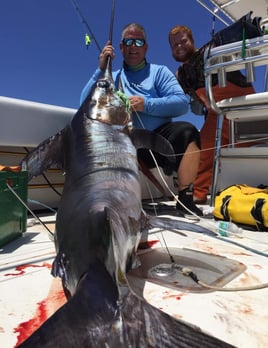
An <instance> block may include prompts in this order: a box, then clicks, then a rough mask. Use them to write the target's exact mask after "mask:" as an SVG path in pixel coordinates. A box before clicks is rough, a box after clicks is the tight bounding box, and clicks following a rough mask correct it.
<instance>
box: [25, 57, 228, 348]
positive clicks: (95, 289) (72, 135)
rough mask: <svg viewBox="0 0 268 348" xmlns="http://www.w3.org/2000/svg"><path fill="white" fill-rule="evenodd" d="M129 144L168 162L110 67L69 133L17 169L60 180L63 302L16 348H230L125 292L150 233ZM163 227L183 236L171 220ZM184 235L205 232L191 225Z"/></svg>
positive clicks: (58, 244) (56, 269)
mask: <svg viewBox="0 0 268 348" xmlns="http://www.w3.org/2000/svg"><path fill="white" fill-rule="evenodd" d="M137 138H139V139H137ZM134 144H138V145H137V146H141V147H145V148H151V149H152V150H154V151H157V149H161V150H162V152H164V153H166V154H171V153H172V151H171V150H170V145H169V144H168V143H167V142H166V141H165V140H163V139H162V137H159V136H156V135H155V134H153V133H150V132H148V131H146V132H144V133H142V132H137V133H135V130H133V129H132V125H131V113H130V111H129V110H128V108H127V105H126V103H125V101H124V100H123V99H122V97H120V96H118V93H117V91H116V90H115V86H114V81H113V79H112V76H111V70H110V64H108V67H107V69H106V72H105V74H104V76H103V77H102V78H100V79H99V80H98V81H97V82H96V84H95V86H94V87H93V88H92V91H91V92H90V94H89V96H88V97H87V98H86V100H85V102H84V103H83V104H82V105H81V107H80V108H79V110H78V111H77V113H76V114H75V115H74V117H73V119H72V120H71V122H70V124H68V125H67V126H66V127H65V128H64V129H63V130H62V131H60V132H59V133H58V134H56V135H54V136H51V137H50V138H49V139H47V140H45V141H44V142H43V143H41V144H40V145H39V146H38V147H37V148H36V149H34V150H33V151H32V152H31V153H29V154H28V155H27V156H26V157H25V159H24V160H23V163H22V164H23V166H24V167H25V168H27V170H28V173H29V180H30V179H31V178H32V177H33V176H37V175H39V174H40V173H42V171H44V170H45V169H47V168H49V167H50V166H51V165H52V164H53V165H55V164H58V165H59V166H61V167H62V168H63V169H64V171H65V184H64V190H63V194H62V198H61V202H60V205H59V209H58V213H57V218H56V231H55V238H54V239H55V249H56V257H55V260H54V262H53V266H52V275H53V276H55V277H60V278H61V280H62V286H63V289H64V292H65V295H66V297H67V302H66V304H65V305H63V306H62V307H61V308H60V309H59V310H58V311H56V312H55V313H54V314H53V315H52V316H51V317H50V318H49V319H48V320H47V321H45V322H44V323H43V324H42V325H41V326H40V328H39V329H37V330H36V331H35V332H34V333H33V334H32V335H31V336H30V337H29V338H27V339H26V340H25V341H24V342H23V343H22V344H21V345H20V348H39V347H43V348H50V347H51V348H52V347H53V348H55V347H57V348H73V347H74V348H78V347H81V348H90V347H101V348H102V347H103V348H104V347H105V348H107V347H110V348H120V347H122V348H126V347H131V348H132V347H137V348H139V347H155V348H169V347H170V348H174V347H191V348H194V347H207V348H208V347H231V346H230V345H229V344H227V343H225V342H222V341H220V340H218V339H217V338H215V337H212V336H210V335H208V334H206V333H204V332H202V331H201V330H200V329H199V328H197V327H195V326H192V325H189V324H187V323H185V322H183V321H180V320H176V319H175V318H173V317H171V316H169V315H167V314H166V313H163V312H162V311H161V310H159V309H157V308H155V307H153V306H151V305H150V304H149V303H147V302H146V301H145V300H144V299H143V298H140V297H138V296H137V295H136V294H135V293H133V291H132V290H131V288H130V287H129V286H128V282H127V278H126V273H127V272H128V270H130V269H131V268H132V266H133V264H134V263H135V259H136V250H137V247H138V244H139V241H140V238H141V234H142V232H143V231H145V230H146V229H147V228H149V227H150V226H152V227H153V226H156V225H157V218H154V219H152V220H151V218H150V216H146V214H145V212H144V211H143V209H142V204H141V185H140V177H139V170H138V163H137V156H136V147H135V146H134ZM152 147H153V148H152ZM163 149H164V150H163ZM168 149H169V150H168ZM160 220H161V219H160V218H159V221H160ZM161 224H162V225H163V224H164V226H167V227H170V228H176V229H180V228H181V225H180V221H175V220H173V221H172V220H171V219H170V222H169V221H168V219H166V220H163V219H162V220H161V222H160V225H161ZM162 225H161V226H162ZM185 228H188V229H190V230H193V231H197V232H200V230H199V229H201V230H202V228H201V227H199V229H198V226H195V225H193V224H191V223H189V224H185V223H184V225H183V229H185ZM202 231H203V232H204V231H205V229H203V230H202ZM205 232H206V231H205Z"/></svg>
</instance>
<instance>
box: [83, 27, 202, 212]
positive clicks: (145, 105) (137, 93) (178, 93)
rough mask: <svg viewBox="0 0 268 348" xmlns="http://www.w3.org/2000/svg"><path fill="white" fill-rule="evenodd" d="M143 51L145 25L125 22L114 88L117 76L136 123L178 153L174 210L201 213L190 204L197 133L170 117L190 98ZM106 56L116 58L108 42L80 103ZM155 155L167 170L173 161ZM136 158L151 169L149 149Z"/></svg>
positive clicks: (184, 109)
mask: <svg viewBox="0 0 268 348" xmlns="http://www.w3.org/2000/svg"><path fill="white" fill-rule="evenodd" d="M147 49H148V43H147V42H146V33H145V30H144V28H143V27H142V26H141V25H140V24H137V23H131V24H128V25H127V26H125V28H124V29H123V31H122V40H121V42H120V51H121V53H122V55H123V58H124V62H123V67H122V68H121V69H119V70H117V71H115V72H113V78H114V81H115V84H116V86H117V87H118V84H119V80H121V82H120V83H122V87H123V91H124V93H125V94H126V95H127V96H129V101H130V106H131V110H132V114H133V123H134V127H136V128H145V129H148V130H152V131H155V132H157V133H159V134H161V135H162V136H164V137H165V138H167V139H168V140H169V142H170V143H171V144H172V146H173V148H174V152H175V153H176V155H177V156H176V164H175V165H173V168H172V169H173V170H174V171H175V172H176V173H177V176H178V190H179V192H178V198H179V201H180V202H178V203H177V205H176V208H177V210H179V211H180V212H182V213H188V214H189V213H190V211H191V212H193V213H194V214H196V215H199V216H201V215H202V211H201V210H200V209H199V208H198V207H197V206H196V205H195V204H194V202H193V190H192V183H193V181H194V179H195V177H196V175H197V170H198V166H199V157H200V138H199V132H198V130H197V129H196V128H195V127H194V126H193V125H192V124H191V123H189V122H182V121H181V122H172V118H173V117H177V116H180V115H183V114H185V113H186V112H187V110H188V100H187V98H186V95H185V93H184V92H183V90H182V88H181V86H180V85H179V84H178V81H177V80H176V77H175V76H174V74H173V73H172V72H171V71H170V70H169V69H168V68H167V67H166V66H164V65H156V64H151V63H148V62H147V61H146V58H145V56H146V52H147ZM108 56H111V57H112V58H114V48H113V46H112V45H111V43H110V42H109V41H108V42H107V44H106V45H105V47H104V48H103V50H102V52H101V54H100V57H99V67H98V68H97V70H96V71H95V73H94V74H93V76H92V77H91V78H90V80H89V81H88V83H87V84H86V86H85V87H84V89H83V91H82V93H81V100H80V101H81V104H82V102H83V101H84V100H85V98H86V97H87V95H88V94H89V93H90V90H91V88H92V87H93V85H94V84H95V82H96V81H97V80H98V79H99V78H100V77H101V76H102V74H103V72H104V70H105V67H106V63H107V57H108ZM155 156H156V159H157V162H158V164H159V166H160V167H162V168H164V170H166V172H167V171H168V169H169V168H170V165H171V164H170V163H169V161H168V160H167V159H166V158H165V157H164V156H161V155H160V154H155ZM138 157H139V159H141V160H142V161H143V162H144V163H146V165H147V166H148V167H149V168H152V167H155V163H154V161H153V159H152V157H151V155H150V153H149V151H148V150H145V149H142V150H138Z"/></svg>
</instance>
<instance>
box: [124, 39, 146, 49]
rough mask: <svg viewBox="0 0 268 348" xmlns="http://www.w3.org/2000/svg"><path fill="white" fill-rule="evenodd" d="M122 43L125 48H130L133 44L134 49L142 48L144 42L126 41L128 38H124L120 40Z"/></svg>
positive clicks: (140, 40) (142, 40) (141, 40)
mask: <svg viewBox="0 0 268 348" xmlns="http://www.w3.org/2000/svg"><path fill="white" fill-rule="evenodd" d="M122 43H123V45H125V46H132V45H133V43H134V44H135V46H136V47H143V46H144V45H145V40H144V39H128V38H125V39H123V40H122Z"/></svg>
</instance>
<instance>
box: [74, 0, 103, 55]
mask: <svg viewBox="0 0 268 348" xmlns="http://www.w3.org/2000/svg"><path fill="white" fill-rule="evenodd" d="M71 3H72V4H73V6H74V8H75V10H76V12H77V14H78V17H79V18H80V19H81V20H82V24H84V25H85V27H86V29H87V31H88V32H89V34H90V36H91V37H92V39H93V40H94V42H95V44H96V46H97V48H98V50H99V51H100V52H101V47H100V45H99V44H98V41H97V39H96V38H95V35H94V34H93V32H92V30H91V29H90V26H89V25H88V23H87V21H86V19H85V17H84V16H83V14H82V12H81V11H80V9H79V7H78V5H77V3H76V2H75V1H74V0H71ZM86 35H87V34H86ZM88 39H89V40H90V38H88V37H87V36H86V42H88Z"/></svg>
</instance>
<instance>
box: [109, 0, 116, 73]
mask: <svg viewBox="0 0 268 348" xmlns="http://www.w3.org/2000/svg"><path fill="white" fill-rule="evenodd" d="M114 13H115V0H113V1H112V11H111V19H110V30H109V41H110V44H111V45H112V42H113V27H114ZM111 62H112V57H111V56H108V58H107V69H108V70H109V71H110V73H111Z"/></svg>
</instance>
